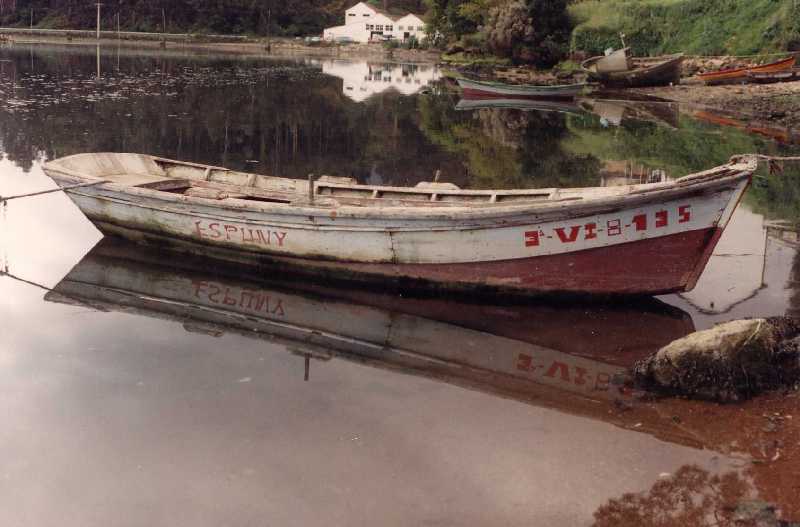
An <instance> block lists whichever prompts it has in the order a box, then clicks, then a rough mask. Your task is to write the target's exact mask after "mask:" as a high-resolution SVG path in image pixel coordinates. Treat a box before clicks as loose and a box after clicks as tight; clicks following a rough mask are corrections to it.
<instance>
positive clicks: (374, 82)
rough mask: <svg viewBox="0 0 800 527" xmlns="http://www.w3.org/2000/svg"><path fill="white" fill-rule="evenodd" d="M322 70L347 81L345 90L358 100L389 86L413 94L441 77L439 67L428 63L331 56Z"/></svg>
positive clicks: (360, 100)
mask: <svg viewBox="0 0 800 527" xmlns="http://www.w3.org/2000/svg"><path fill="white" fill-rule="evenodd" d="M322 72H323V73H325V74H326V75H332V76H334V77H339V78H340V79H342V80H343V81H344V85H343V87H342V90H343V92H344V94H345V95H346V96H348V97H349V98H351V99H353V100H354V101H356V102H363V101H365V100H367V99H369V98H370V97H371V96H373V95H375V94H377V93H382V92H385V91H387V90H390V89H392V90H395V91H397V92H399V93H400V94H402V95H413V94H415V93H417V92H419V91H420V90H422V89H423V88H425V87H426V86H428V85H429V84H430V83H431V82H433V81H436V80H438V79H439V78H440V77H441V74H440V73H439V69H438V68H436V67H435V66H432V65H429V64H390V63H377V62H350V61H344V60H328V61H324V62H323V63H322Z"/></svg>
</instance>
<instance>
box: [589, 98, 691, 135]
mask: <svg viewBox="0 0 800 527" xmlns="http://www.w3.org/2000/svg"><path fill="white" fill-rule="evenodd" d="M581 106H582V107H583V108H585V109H586V110H588V111H590V112H592V113H593V114H595V115H597V116H598V117H600V119H602V122H604V123H606V124H609V125H613V126H619V125H621V124H622V122H623V121H625V120H628V119H633V120H637V121H648V122H654V123H656V124H663V125H666V126H668V127H669V128H673V129H677V128H678V127H679V126H680V123H679V121H680V112H679V109H678V105H677V103H670V102H666V101H634V100H630V101H629V100H621V99H614V100H606V99H585V100H582V101H581Z"/></svg>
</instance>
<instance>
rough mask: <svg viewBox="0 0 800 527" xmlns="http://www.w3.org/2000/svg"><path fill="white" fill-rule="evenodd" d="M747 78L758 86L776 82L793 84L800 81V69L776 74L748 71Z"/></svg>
mask: <svg viewBox="0 0 800 527" xmlns="http://www.w3.org/2000/svg"><path fill="white" fill-rule="evenodd" d="M747 78H748V79H749V80H750V82H755V83H756V84H773V83H775V82H792V81H798V80H800V69H791V70H786V71H776V72H768V71H767V72H758V71H748V72H747Z"/></svg>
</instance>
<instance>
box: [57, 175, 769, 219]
mask: <svg viewBox="0 0 800 527" xmlns="http://www.w3.org/2000/svg"><path fill="white" fill-rule="evenodd" d="M56 161H58V160H56ZM56 161H51V162H49V163H47V164H46V165H45V172H46V173H47V174H48V175H51V173H53V174H59V175H61V176H66V178H69V179H72V181H70V183H71V182H73V181H74V182H78V183H83V182H91V180H92V179H97V180H101V179H100V178H101V176H98V177H93V176H92V177H90V176H86V175H82V174H80V173H77V172H74V171H70V170H67V169H63V168H61V167H57V166H56V165H55V162H56ZM756 166H757V163H756V160H755V159H747V160H745V161H742V162H735V163H728V164H725V165H721V166H718V167H714V168H711V169H708V170H705V171H702V172H697V173H694V174H689V175H687V176H684V177H682V178H680V179H677V180H674V181H672V182H666V183H651V184H644V185H628V186H623V187H617V188H618V189H620V190H617V191H616V192H609V193H604V194H602V195H599V196H596V195H595V196H592V195H588V196H585V197H583V198H579V199H561V200H556V199H540V200H531V201H525V202H508V203H503V202H502V201H501V202H497V203H488V202H487V203H475V202H466V203H464V204H459V205H456V206H451V207H434V206H391V205H388V206H381V207H376V206H356V205H339V206H335V207H333V206H330V205H328V206H319V205H313V204H310V203H308V202H298V203H296V204H287V203H278V202H260V201H250V200H244V199H237V198H227V199H225V200H218V199H209V198H202V197H189V196H184V195H181V194H173V193H169V192H164V191H159V190H155V189H149V188H145V187H137V186H131V185H126V184H120V183H110V182H106V183H99V184H98V185H96V186H95V187H88V188H81V189H74V190H68V191H66V192H67V193H70V194H75V195H80V196H85V197H90V198H96V199H105V200H114V201H119V202H128V203H129V204H130V205H131V206H136V207H141V208H152V209H156V210H162V211H165V212H173V211H169V210H168V209H167V208H166V207H159V206H156V205H157V204H158V203H159V202H161V203H176V204H185V205H189V206H191V205H192V204H197V205H201V206H204V207H208V208H209V209H212V210H213V211H215V212H218V213H222V212H232V213H235V214H237V215H238V216H237V218H234V219H237V221H242V220H244V221H254V220H257V219H258V218H257V217H256V218H254V217H253V216H255V215H260V214H269V215H276V216H285V217H295V218H304V219H310V220H311V223H312V224H313V225H314V228H319V227H320V226H321V225H319V224H316V223H314V221H315V219H316V218H324V219H326V220H330V221H335V220H338V219H352V220H375V219H378V220H393V221H396V220H409V221H424V220H434V221H435V220H444V221H448V222H451V225H450V226H449V227H448V228H451V229H458V228H460V227H462V225H455V224H454V222H456V221H459V220H485V221H491V220H500V219H502V220H510V219H513V218H514V217H520V216H522V217H524V218H523V219H521V221H530V216H531V215H535V216H543V215H548V214H557V213H559V212H564V211H568V212H569V214H568V215H569V216H578V215H581V214H585V213H586V212H587V211H593V210H597V209H607V208H620V207H624V208H628V207H634V206H638V205H639V204H640V203H647V202H650V201H653V200H659V199H675V198H677V197H678V196H681V195H684V194H686V193H691V192H696V191H704V190H706V189H709V188H714V187H721V186H725V185H726V184H729V183H733V182H735V181H738V180H740V179H742V178H745V177H750V176H751V175H752V173H753V172H754V171H755V168H756ZM720 173H724V175H719V174H720ZM51 177H52V176H51ZM59 184H60V183H59ZM327 185H335V184H327V183H326V186H327ZM353 186H357V187H359V188H361V189H366V190H374V189H381V190H384V189H385V190H387V191H389V192H393V191H395V189H398V190H399V191H400V192H403V191H406V192H410V193H414V190H415V187H382V186H375V185H352V186H351V185H343V188H352V187H353ZM596 188H602V187H586V188H575V189H568V190H569V191H570V192H572V193H579V192H581V191H584V190H591V189H596ZM416 190H417V192H423V193H424V192H436V191H432V190H430V189H424V188H423V189H416ZM541 190H542V189H528V190H525V189H521V190H516V191H507V192H510V193H514V192H516V193H517V194H523V195H524V194H525V193H535V192H537V191H541ZM544 190H549V189H544ZM558 190H564V189H556V193H558ZM100 192H107V193H111V194H117V196H114V195H108V194H100ZM450 192H457V191H453V190H450ZM458 192H473V193H478V195H490V194H488V193H490V192H493V191H468V190H461V191H458ZM481 193H485V194H481ZM465 195H470V194H465ZM472 195H475V194H472ZM508 195H514V194H508ZM124 197H132V198H147V199H149V200H153V201H154V202H156V203H154V204H152V205H145V204H144V203H141V202H139V203H134V202H132V201H129V200H125V199H124ZM320 197H323V198H325V197H327V196H326V195H321V196H320ZM174 212H175V213H179V214H195V215H198V216H201V215H202V214H201V213H199V211H191V210H179V211H174ZM243 212H244V213H249V215H248V216H247V217H242V216H241V214H242V213H243ZM212 217H216V216H212ZM219 217H223V215H220V216H219ZM525 218H527V220H525ZM290 223H291V224H292V225H296V226H299V225H302V224H303V223H306V222H305V221H304V222H303V223H300V222H297V221H291V222H290ZM507 225H509V224H508V223H504V226H507ZM497 226H498V225H495V227H497ZM464 227H465V228H471V225H468V224H464Z"/></svg>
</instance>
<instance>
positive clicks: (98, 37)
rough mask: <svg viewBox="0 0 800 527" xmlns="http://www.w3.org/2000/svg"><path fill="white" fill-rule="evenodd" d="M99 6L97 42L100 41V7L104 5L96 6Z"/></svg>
mask: <svg viewBox="0 0 800 527" xmlns="http://www.w3.org/2000/svg"><path fill="white" fill-rule="evenodd" d="M95 5H96V6H97V40H100V7H101V6H102V5H103V4H100V3H98V4H95Z"/></svg>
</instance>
